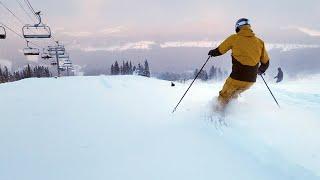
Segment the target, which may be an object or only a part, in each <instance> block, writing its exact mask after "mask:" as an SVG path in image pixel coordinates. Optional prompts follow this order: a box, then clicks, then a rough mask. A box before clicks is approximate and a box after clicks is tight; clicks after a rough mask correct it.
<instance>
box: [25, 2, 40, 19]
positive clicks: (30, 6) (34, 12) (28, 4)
mask: <svg viewBox="0 0 320 180" xmlns="http://www.w3.org/2000/svg"><path fill="white" fill-rule="evenodd" d="M24 2H25V3H26V4H27V6H28V7H29V9H30V10H31V12H32V13H33V14H34V15H35V16H36V17H37V14H36V11H35V10H34V9H33V7H32V5H31V3H30V2H29V1H28V0H24Z"/></svg>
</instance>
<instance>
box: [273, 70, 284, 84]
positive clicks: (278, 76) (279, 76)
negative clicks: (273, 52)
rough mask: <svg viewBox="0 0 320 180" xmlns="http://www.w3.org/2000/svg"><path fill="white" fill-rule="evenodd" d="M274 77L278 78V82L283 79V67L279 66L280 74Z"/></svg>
mask: <svg viewBox="0 0 320 180" xmlns="http://www.w3.org/2000/svg"><path fill="white" fill-rule="evenodd" d="M274 79H277V83H279V82H281V81H282V80H283V72H282V69H281V68H278V75H277V76H276V77H274Z"/></svg>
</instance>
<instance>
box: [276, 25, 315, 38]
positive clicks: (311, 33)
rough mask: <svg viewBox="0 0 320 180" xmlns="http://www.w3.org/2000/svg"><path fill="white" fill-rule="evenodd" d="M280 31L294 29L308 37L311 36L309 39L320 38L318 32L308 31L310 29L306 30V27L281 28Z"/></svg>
mask: <svg viewBox="0 0 320 180" xmlns="http://www.w3.org/2000/svg"><path fill="white" fill-rule="evenodd" d="M281 29H284V30H287V29H295V30H298V31H300V32H302V33H304V34H306V35H308V36H311V37H319V36H320V30H316V29H310V28H306V27H300V26H289V27H282V28H281Z"/></svg>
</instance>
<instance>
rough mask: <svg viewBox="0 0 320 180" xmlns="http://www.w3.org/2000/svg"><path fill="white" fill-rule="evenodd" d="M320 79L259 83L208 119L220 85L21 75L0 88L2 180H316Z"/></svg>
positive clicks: (319, 175) (319, 145)
mask: <svg viewBox="0 0 320 180" xmlns="http://www.w3.org/2000/svg"><path fill="white" fill-rule="evenodd" d="M319 82H320V76H318V77H315V78H313V79H307V80H299V81H291V82H286V83H284V84H281V85H276V84H271V88H272V89H273V90H274V93H275V95H276V96H277V97H278V98H279V102H280V104H281V106H282V108H281V109H278V108H277V106H276V105H275V104H274V102H273V100H272V98H271V96H270V95H269V94H268V92H267V90H266V88H265V87H264V84H262V83H261V82H258V83H257V84H256V85H255V86H254V87H253V88H252V89H251V90H250V91H248V92H246V93H244V94H243V95H242V96H241V98H240V99H239V101H237V102H234V103H232V105H231V107H230V109H229V110H228V112H229V113H228V116H227V117H226V122H227V123H228V127H218V128H217V126H216V125H215V123H214V122H211V121H210V120H209V115H210V107H211V106H212V103H211V101H212V99H214V97H215V96H216V95H217V93H218V91H219V90H220V88H221V86H222V82H220V83H216V82H210V83H201V82H198V83H196V85H195V86H194V87H193V88H192V89H191V91H190V94H188V96H187V97H186V99H185V101H183V103H182V104H181V106H180V107H179V109H178V111H177V112H176V113H175V114H171V111H172V109H173V107H174V105H175V104H176V103H177V101H178V100H179V98H180V97H181V95H182V93H183V92H184V91H185V89H186V87H187V85H188V84H177V86H176V87H174V88H173V87H170V82H167V81H161V80H156V79H146V78H143V77H135V76H117V77H108V76H99V77H70V78H60V79H54V78H52V79H27V80H23V81H19V82H14V83H8V84H1V85H0V101H1V105H0V115H1V119H0V144H1V146H0V179H1V180H21V179H23V180H44V179H45V180H72V179H75V180H88V179H92V180H129V179H130V180H171V179H172V180H180V179H181V180H189V179H190V180H207V179H208V180H209V179H223V180H239V179H241V180H251V179H252V180H257V179H259V180H264V179H265V180H269V179H272V180H278V179H279V180H287V179H288V180H289V179H290V180H291V179H299V180H307V179H308V180H315V179H320V154H319V152H320V141H319V137H320V119H319V115H320V111H319V110H320V85H319Z"/></svg>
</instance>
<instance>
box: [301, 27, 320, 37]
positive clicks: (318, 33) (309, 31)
mask: <svg viewBox="0 0 320 180" xmlns="http://www.w3.org/2000/svg"><path fill="white" fill-rule="evenodd" d="M298 30H299V31H301V32H303V33H305V34H307V35H309V36H320V30H315V29H309V28H304V27H298Z"/></svg>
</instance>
